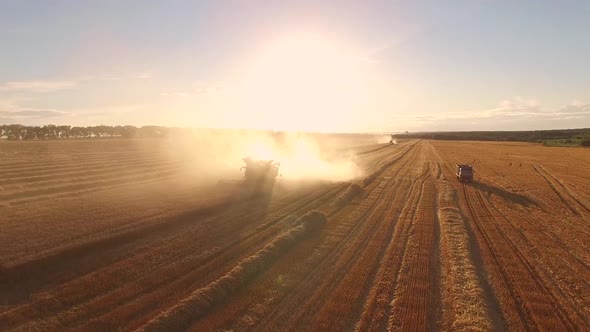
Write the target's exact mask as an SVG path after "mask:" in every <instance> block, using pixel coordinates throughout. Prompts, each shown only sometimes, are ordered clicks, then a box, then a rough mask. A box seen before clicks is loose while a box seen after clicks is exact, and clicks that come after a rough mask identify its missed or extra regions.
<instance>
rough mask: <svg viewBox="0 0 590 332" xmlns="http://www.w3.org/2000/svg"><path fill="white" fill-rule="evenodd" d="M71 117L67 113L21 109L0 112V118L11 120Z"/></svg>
mask: <svg viewBox="0 0 590 332" xmlns="http://www.w3.org/2000/svg"><path fill="white" fill-rule="evenodd" d="M71 115H73V114H72V113H69V112H64V111H58V110H48V109H23V110H18V111H0V118H3V119H13V120H19V119H42V118H56V117H63V116H71Z"/></svg>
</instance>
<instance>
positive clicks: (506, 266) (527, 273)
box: [463, 185, 574, 330]
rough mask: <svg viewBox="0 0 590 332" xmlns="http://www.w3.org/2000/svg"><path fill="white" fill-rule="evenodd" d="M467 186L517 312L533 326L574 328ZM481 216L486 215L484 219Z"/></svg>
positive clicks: (478, 222)
mask: <svg viewBox="0 0 590 332" xmlns="http://www.w3.org/2000/svg"><path fill="white" fill-rule="evenodd" d="M467 187H468V186H467V185H464V187H463V189H464V194H465V197H466V202H467V203H468V205H469V209H470V214H471V216H472V218H473V220H474V223H475V225H476V227H477V229H478V230H479V231H480V232H481V234H482V235H483V236H484V237H485V239H486V245H487V246H488V247H489V248H490V249H489V252H490V253H492V255H493V257H494V261H496V265H497V266H498V267H499V268H500V270H502V275H503V278H504V280H505V282H506V284H507V286H508V287H509V290H510V292H511V294H512V298H514V299H515V300H516V301H518V303H519V305H518V309H517V312H519V315H520V317H521V319H522V321H523V322H526V324H527V326H528V328H533V329H538V328H541V329H545V328H549V329H552V330H560V329H567V330H571V329H573V327H574V325H573V324H572V322H571V321H570V320H569V318H568V317H567V316H566V315H565V314H564V313H563V312H562V310H561V307H560V306H558V303H559V302H558V300H557V299H556V298H555V297H554V296H553V294H552V293H551V292H549V291H548V289H547V288H546V287H545V285H544V284H543V282H542V280H540V278H539V276H538V275H537V274H536V273H535V269H534V268H533V267H532V266H531V264H530V262H529V261H528V260H527V259H526V258H525V257H524V256H523V254H522V253H521V252H520V250H519V248H518V246H517V245H515V244H514V243H513V242H512V240H511V239H510V238H509V237H508V236H507V234H505V232H504V230H502V229H500V228H499V222H500V221H499V220H498V219H497V218H495V217H494V214H493V213H492V212H491V211H490V210H489V208H488V206H487V204H486V203H485V200H484V198H482V196H481V193H480V192H479V191H477V190H469V189H468V188H467ZM478 207H479V210H478ZM480 211H481V212H480ZM482 216H485V217H484V218H485V219H483V220H482V219H481V218H482ZM484 220H485V221H484ZM502 224H504V223H502ZM492 236H493V238H492ZM507 249H510V250H507ZM495 253H498V254H495ZM513 269H515V270H516V271H518V272H516V271H512V270H513Z"/></svg>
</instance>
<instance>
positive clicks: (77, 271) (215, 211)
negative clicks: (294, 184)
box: [0, 192, 273, 305]
mask: <svg viewBox="0 0 590 332" xmlns="http://www.w3.org/2000/svg"><path fill="white" fill-rule="evenodd" d="M272 196H273V195H272V192H269V193H263V194H262V193H259V194H245V195H244V194H239V195H235V194H234V195H229V196H228V197H225V198H224V199H221V200H219V201H217V202H214V203H211V204H208V205H205V206H199V207H196V208H194V209H192V210H189V211H186V212H184V213H181V214H178V215H174V216H169V217H165V218H163V219H162V220H156V221H155V222H152V223H145V224H143V225H139V226H137V228H134V229H130V230H124V231H121V232H119V233H116V232H115V233H114V234H113V233H111V234H113V235H111V236H109V237H103V238H101V239H90V240H88V242H82V243H79V244H77V245H75V246H73V247H70V248H65V249H63V250H60V251H58V252H55V253H52V254H51V255H48V256H45V257H41V258H37V259H34V260H31V261H28V262H25V263H22V264H19V265H15V266H6V265H1V264H0V305H13V304H18V303H21V302H24V301H28V300H30V298H31V296H33V295H34V294H35V293H37V292H40V291H44V290H48V289H50V288H51V287H53V286H55V285H58V284H61V283H64V282H67V281H69V280H72V279H75V278H76V277H78V276H80V275H83V274H86V273H89V272H91V271H94V270H97V269H99V268H102V267H105V266H108V265H109V264H112V263H114V262H116V261H117V260H119V259H121V252H125V250H128V251H130V252H132V251H133V250H134V249H135V248H137V247H138V246H140V245H146V244H148V243H150V242H151V241H156V240H158V239H162V238H165V237H167V236H170V235H173V234H176V233H178V232H181V231H182V230H183V229H184V228H186V227H190V226H191V225H195V224H198V223H201V222H205V219H206V218H209V217H215V216H216V215H219V216H222V215H224V214H228V215H231V214H233V215H236V213H237V212H239V214H240V215H241V216H242V217H241V218H243V219H242V220H239V223H242V224H244V225H247V224H249V223H252V222H255V221H256V220H264V218H265V217H266V215H267V214H268V208H269V205H270V203H271V200H272ZM217 219H218V218H215V220H217ZM212 222H214V221H212ZM105 233H108V230H105Z"/></svg>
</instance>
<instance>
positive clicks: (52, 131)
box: [0, 124, 170, 141]
mask: <svg viewBox="0 0 590 332" xmlns="http://www.w3.org/2000/svg"><path fill="white" fill-rule="evenodd" d="M169 130H170V129H169V128H166V127H161V126H143V127H135V126H103V125H101V126H90V127H72V126H56V125H46V126H42V127H40V126H23V125H19V124H11V125H0V138H2V139H8V140H14V141H20V140H58V139H84V138H117V137H119V138H132V137H163V136H166V135H167V134H168V132H169Z"/></svg>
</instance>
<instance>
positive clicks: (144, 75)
mask: <svg viewBox="0 0 590 332" xmlns="http://www.w3.org/2000/svg"><path fill="white" fill-rule="evenodd" d="M152 76H153V73H152V72H149V71H146V72H144V73H141V74H139V75H137V76H136V77H137V78H138V79H140V80H147V79H150V78H152Z"/></svg>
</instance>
